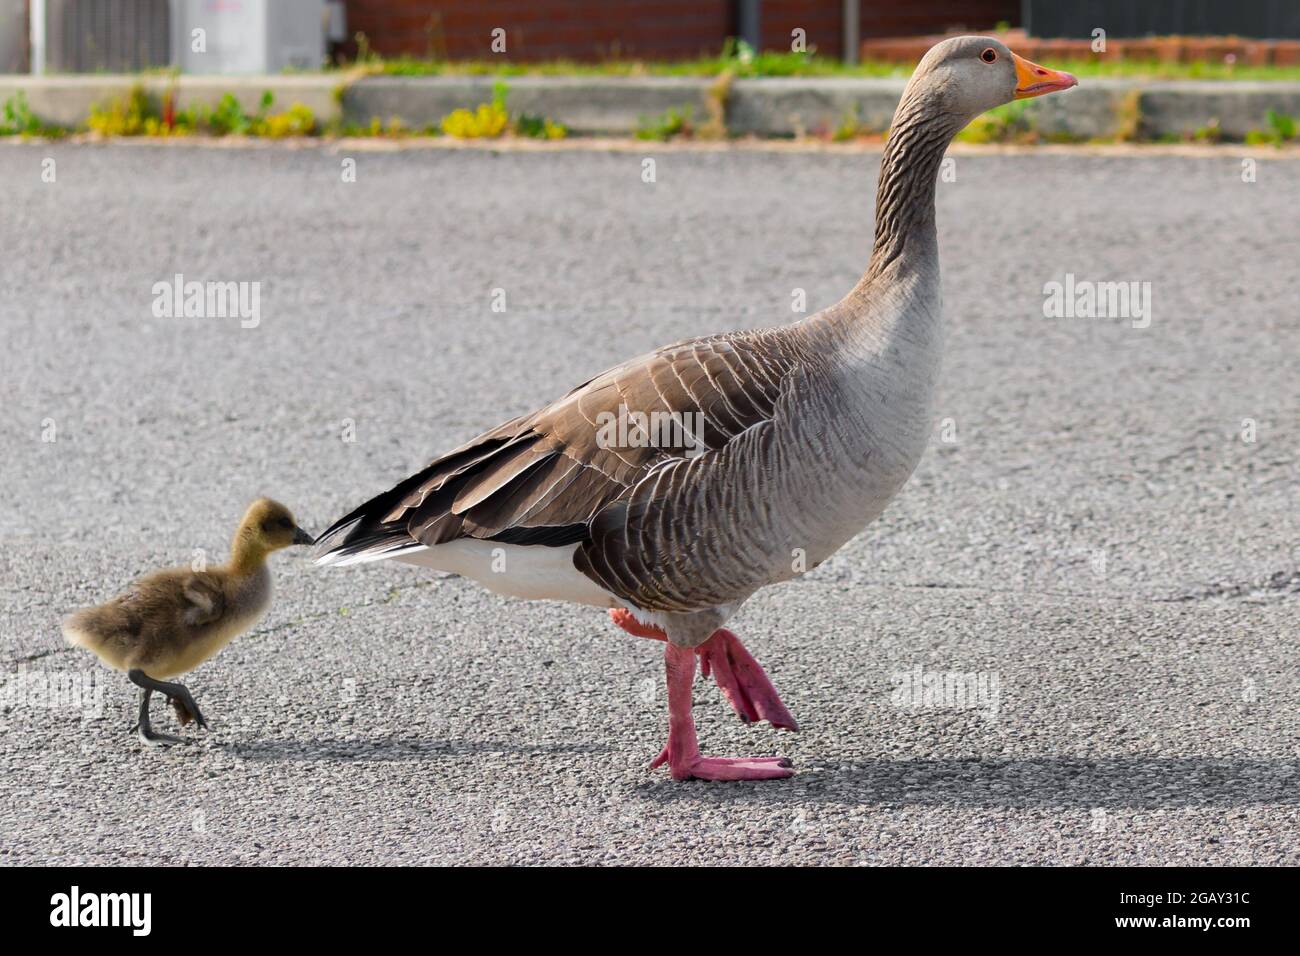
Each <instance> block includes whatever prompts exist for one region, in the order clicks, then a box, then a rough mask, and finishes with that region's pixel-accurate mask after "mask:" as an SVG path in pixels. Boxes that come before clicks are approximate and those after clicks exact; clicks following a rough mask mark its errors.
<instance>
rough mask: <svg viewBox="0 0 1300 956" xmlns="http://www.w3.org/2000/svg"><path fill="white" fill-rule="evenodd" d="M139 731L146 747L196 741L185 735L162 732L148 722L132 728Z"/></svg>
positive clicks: (138, 734) (141, 740)
mask: <svg viewBox="0 0 1300 956" xmlns="http://www.w3.org/2000/svg"><path fill="white" fill-rule="evenodd" d="M132 729H133V730H135V731H136V732H137V736H138V737H139V738H140V742H141V743H142V744H144V745H145V746H146V747H169V746H171V745H172V744H190V743H193V742H194V741H192V740H188V739H186V738H185V737H174V736H172V735H171V734H164V733H160V732H159V731H156V730H154V729H153V728H152V727H151V726H149V725H148V724H147V723H146V724H136V725H135V727H133V728H132Z"/></svg>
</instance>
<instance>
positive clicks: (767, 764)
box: [650, 644, 794, 780]
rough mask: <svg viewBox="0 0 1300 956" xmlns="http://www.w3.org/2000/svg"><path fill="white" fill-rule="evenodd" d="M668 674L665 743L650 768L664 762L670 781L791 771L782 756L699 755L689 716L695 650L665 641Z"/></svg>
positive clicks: (771, 775) (768, 775) (786, 774)
mask: <svg viewBox="0 0 1300 956" xmlns="http://www.w3.org/2000/svg"><path fill="white" fill-rule="evenodd" d="M664 670H665V671H666V672H667V674H668V746H666V747H665V748H664V750H663V753H661V754H660V755H659V756H658V758H657V759H656V760H655V762H654V763H653V764H651V765H650V767H651V769H654V768H655V767H657V766H659V765H660V764H661V763H663V762H665V761H667V763H668V770H669V772H670V773H672V776H673V779H674V780H689V779H691V778H692V777H694V778H696V779H697V780H773V779H776V778H779V777H789V776H790V775H792V774H793V773H794V771H793V770H792V769H791V767H792V766H793V765H792V764H791V762H790V761H789V760H788V759H786V758H784V757H749V758H745V757H703V756H701V755H700V745H699V742H698V741H697V740H696V737H695V719H694V718H693V717H692V716H691V684H692V683H693V682H694V680H695V651H694V650H692V649H691V648H689V647H677V646H675V645H673V644H668V645H667V646H666V647H665V648H664Z"/></svg>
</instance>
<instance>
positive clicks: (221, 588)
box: [63, 498, 312, 745]
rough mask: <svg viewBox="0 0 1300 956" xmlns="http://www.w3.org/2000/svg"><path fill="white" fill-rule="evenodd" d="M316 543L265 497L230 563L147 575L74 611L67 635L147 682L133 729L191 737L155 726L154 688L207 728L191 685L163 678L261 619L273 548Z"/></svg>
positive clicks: (149, 736)
mask: <svg viewBox="0 0 1300 956" xmlns="http://www.w3.org/2000/svg"><path fill="white" fill-rule="evenodd" d="M311 543H312V537H311V535H309V534H308V533H307V532H306V531H304V530H303V529H302V528H300V527H298V525H297V523H296V522H295V521H294V520H293V515H292V514H290V513H289V509H288V508H286V507H285V506H284V505H282V504H280V503H279V502H276V501H271V500H270V499H269V498H259V499H258V500H257V501H255V502H253V504H252V505H250V506H249V508H248V511H247V512H245V514H244V517H243V519H242V520H241V521H240V522H239V529H238V530H237V531H236V532H235V537H234V541H233V542H232V544H231V547H230V561H229V563H227V564H225V565H222V566H219V567H214V568H209V569H204V570H195V569H193V568H173V569H170V570H167V571H158V572H155V573H154V574H150V575H148V576H147V577H144V578H141V579H140V580H139V581H136V582H135V584H133V585H132V586H131V587H130V588H129V589H128V590H127V591H125V592H123V593H122V594H120V595H118V596H117V597H115V598H113V599H112V600H110V601H107V602H106V603H104V604H100V605H98V606H97V607H89V608H85V609H83V610H80V611H76V612H74V613H72V614H70V615H69V616H68V617H67V618H66V619H65V620H64V622H63V634H64V637H65V638H67V640H68V642H69V643H71V644H75V645H78V646H80V647H84V648H86V649H87V650H89V651H91V652H93V653H94V654H95V655H96V656H97V657H98V658H99V659H100V660H101V661H103V662H104V663H105V664H107V665H108V666H109V667H111V668H113V669H114V670H119V671H126V676H127V678H128V679H129V680H130V681H131V683H133V684H135V685H136V686H138V687H140V688H141V690H142V694H141V697H140V720H139V723H137V724H136V726H135V728H133V729H135V730H138V731H139V734H140V739H141V740H142V741H144V742H145V743H146V744H151V745H158V744H175V743H184V742H185V741H184V738H181V737H174V736H172V735H171V734H163V733H158V732H157V731H155V730H154V729H153V726H152V725H151V723H150V721H149V698H150V696H151V695H152V694H153V692H154V691H158V692H159V693H161V694H164V695H165V696H166V697H167V699H168V700H169V701H171V704H172V707H173V708H175V710H176V716H177V718H178V719H179V720H180V722H181V726H185V725H186V724H188V723H190V721H194V722H195V723H197V724H198V725H199V726H200V727H202V728H204V729H207V726H208V723H207V721H206V720H204V719H203V714H202V712H201V711H200V710H199V706H198V704H196V703H195V702H194V697H193V695H192V694H191V693H190V692H189V689H188V688H187V687H186V686H185V685H184V684H177V683H169V682H167V681H164V680H162V679H161V678H164V677H174V676H175V675H177V674H184V673H186V672H188V671H192V670H193V669H194V668H196V667H198V666H199V665H200V664H202V663H203V662H204V661H206V660H207V659H208V658H209V657H211V656H212V655H214V654H216V653H217V652H218V651H219V650H221V649H222V648H223V647H225V646H226V645H227V644H229V643H230V642H231V641H232V640H233V639H234V638H235V637H237V636H239V635H240V634H242V633H243V632H244V631H246V630H248V629H249V628H250V627H252V626H253V625H254V624H255V623H257V621H258V620H259V619H260V618H261V616H262V615H263V614H264V613H265V612H266V609H267V606H268V605H269V604H270V602H271V572H270V571H269V570H268V569H267V566H266V557H267V555H269V554H270V553H271V552H273V551H279V550H280V549H281V548H287V547H289V546H290V545H295V544H311Z"/></svg>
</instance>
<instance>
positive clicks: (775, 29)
mask: <svg viewBox="0 0 1300 956" xmlns="http://www.w3.org/2000/svg"><path fill="white" fill-rule="evenodd" d="M1019 9H1020V4H1019V0H862V15H861V19H862V34H863V36H864V37H866V38H870V37H887V36H906V35H916V34H929V33H937V32H942V31H945V30H947V29H949V28H952V27H966V28H970V29H984V28H989V27H992V26H993V24H995V23H997V22H998V21H999V20H1006V21H1009V22H1010V23H1011V24H1012V25H1016V24H1017V23H1018V22H1019ZM841 13H842V0H763V4H762V18H761V26H762V31H763V46H764V47H765V48H767V49H772V50H788V49H790V31H791V30H793V29H794V28H795V27H802V28H803V29H804V30H805V31H806V32H807V38H808V44H809V46H815V47H817V49H818V50H819V51H821V52H822V53H824V54H829V55H831V56H839V55H840V54H841V45H842V37H841V29H842V26H841V23H842V21H841ZM347 14H348V30H349V32H350V33H353V34H355V33H358V32H359V33H364V34H365V35H366V38H367V40H368V42H369V43H370V46H371V48H372V49H374V50H375V51H377V52H379V53H381V54H384V55H385V56H395V55H399V54H409V55H412V56H427V55H436V56H440V57H444V56H445V57H449V58H451V59H475V58H487V57H489V56H491V55H492V53H491V49H490V46H489V44H490V43H491V31H492V30H493V28H495V27H503V28H504V29H505V30H506V42H507V55H508V56H509V57H510V59H512V60H545V59H557V58H564V59H574V60H601V59H610V58H613V57H639V58H643V59H668V60H670V59H686V58H689V57H694V56H700V55H705V56H708V55H713V54H716V53H717V52H718V51H719V50H721V49H722V44H723V42H724V41H725V40H726V38H727V37H728V36H732V35H734V34H735V33H736V28H737V27H736V4H735V0H347Z"/></svg>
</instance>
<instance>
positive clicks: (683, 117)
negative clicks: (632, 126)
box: [636, 106, 694, 143]
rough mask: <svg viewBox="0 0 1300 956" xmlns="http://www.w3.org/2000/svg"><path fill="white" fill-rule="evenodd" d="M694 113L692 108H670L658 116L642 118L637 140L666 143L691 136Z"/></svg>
mask: <svg viewBox="0 0 1300 956" xmlns="http://www.w3.org/2000/svg"><path fill="white" fill-rule="evenodd" d="M693 112H694V110H693V109H692V108H691V107H690V106H684V107H682V108H681V109H678V108H676V107H670V108H669V109H667V110H666V111H664V112H663V113H661V114H659V115H658V116H642V117H641V118H640V121H639V122H638V123H637V127H636V138H637V139H646V140H656V141H658V142H660V143H664V142H667V141H668V140H670V139H672V138H673V137H675V136H690V135H691V114H692V113H693Z"/></svg>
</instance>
